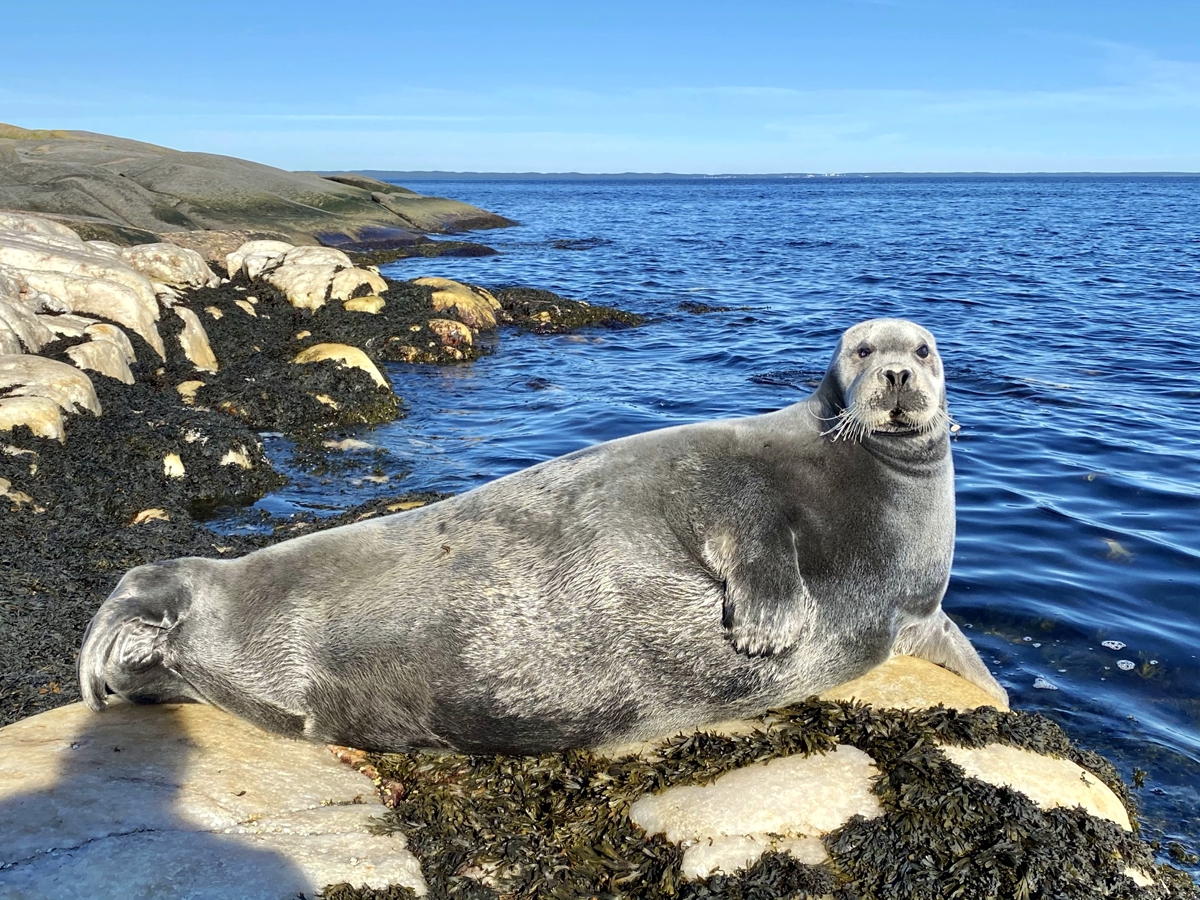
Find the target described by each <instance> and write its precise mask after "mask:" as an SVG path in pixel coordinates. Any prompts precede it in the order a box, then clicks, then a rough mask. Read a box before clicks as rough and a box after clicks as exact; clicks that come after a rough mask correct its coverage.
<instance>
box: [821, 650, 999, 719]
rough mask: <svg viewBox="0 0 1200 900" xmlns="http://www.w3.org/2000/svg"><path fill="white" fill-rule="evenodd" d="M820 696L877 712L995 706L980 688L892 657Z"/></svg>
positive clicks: (909, 658)
mask: <svg viewBox="0 0 1200 900" xmlns="http://www.w3.org/2000/svg"><path fill="white" fill-rule="evenodd" d="M820 696H821V699H822V700H834V701H840V702H846V701H850V700H858V701H860V702H862V703H866V704H868V705H870V706H874V707H876V708H878V709H928V708H929V707H931V706H937V705H939V704H941V705H942V706H945V707H947V708H950V709H957V710H959V711H960V712H967V711H969V710H972V709H976V708H978V707H980V706H997V705H998V703H997V701H996V698H995V697H993V696H991V695H990V694H988V693H987V692H986V691H984V690H983V689H982V688H980V687H977V686H976V685H974V684H971V683H970V682H969V681H967V680H965V679H963V678H960V677H959V676H957V675H955V674H954V673H953V672H950V671H948V670H946V669H943V668H942V667H941V666H938V665H934V664H933V663H931V662H928V661H927V660H924V659H917V658H916V657H914V656H893V657H892V658H891V659H889V660H887V662H885V663H883V664H882V665H880V666H876V667H875V668H874V669H872V670H871V671H870V672H868V673H867V674H866V675H863V676H862V677H861V678H856V679H854V680H853V681H847V682H846V683H845V684H840V685H838V686H837V687H835V688H830V689H829V690H827V691H824V692H822V693H821V695H820ZM1003 708H1005V709H1007V707H1003Z"/></svg>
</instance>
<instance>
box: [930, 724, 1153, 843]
mask: <svg viewBox="0 0 1200 900" xmlns="http://www.w3.org/2000/svg"><path fill="white" fill-rule="evenodd" d="M941 749H942V752H943V753H945V754H946V756H947V757H949V758H950V759H951V760H952V761H954V762H955V763H957V764H958V765H960V766H962V768H963V771H965V772H966V773H967V775H968V776H970V777H971V778H978V779H979V780H980V781H986V782H987V783H988V784H993V785H996V786H997V787H1000V786H1005V787H1010V788H1013V789H1014V790H1018V791H1020V792H1021V793H1022V794H1024V795H1025V796H1026V797H1028V798H1029V799H1030V800H1032V801H1033V802H1034V803H1036V804H1037V805H1038V806H1041V807H1043V808H1046V809H1049V808H1051V807H1054V806H1066V807H1074V806H1082V807H1083V808H1084V809H1086V810H1087V811H1088V812H1089V813H1091V814H1092V815H1093V816H1098V817H1100V818H1102V819H1109V820H1110V821H1113V822H1116V823H1117V824H1118V825H1120V826H1121V827H1122V828H1124V829H1125V830H1126V831H1131V830H1132V829H1133V826H1132V825H1131V824H1130V822H1129V813H1128V812H1126V810H1125V805H1124V804H1123V803H1121V801H1120V800H1119V799H1117V795H1116V794H1114V793H1113V792H1112V791H1111V790H1110V789H1109V788H1108V785H1106V784H1105V783H1104V782H1102V781H1101V780H1100V779H1099V778H1097V777H1096V776H1095V775H1093V774H1092V773H1091V772H1088V771H1087V770H1086V769H1083V768H1082V767H1080V766H1078V765H1076V764H1075V763H1073V762H1071V761H1070V760H1069V759H1055V758H1054V757H1052V756H1042V755H1041V754H1039V753H1034V752H1033V751H1032V750H1023V749H1021V748H1019V747H1010V746H1008V745H1007V744H988V745H986V746H984V747H980V748H977V749H976V748H971V747H951V746H943V747H942V748H941Z"/></svg>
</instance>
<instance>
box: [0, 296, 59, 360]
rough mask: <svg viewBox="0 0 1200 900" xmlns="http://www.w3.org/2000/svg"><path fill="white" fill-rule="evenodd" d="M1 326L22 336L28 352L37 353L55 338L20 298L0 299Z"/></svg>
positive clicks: (19, 336) (22, 342) (22, 341)
mask: <svg viewBox="0 0 1200 900" xmlns="http://www.w3.org/2000/svg"><path fill="white" fill-rule="evenodd" d="M0 328H4V329H7V330H8V331H11V332H12V333H13V334H15V335H16V336H17V337H18V338H20V339H21V344H22V345H23V346H24V347H25V351H26V352H27V353H37V352H38V351H39V350H41V349H42V345H44V344H48V343H50V342H51V341H52V340H54V333H53V332H52V331H51V330H50V329H49V328H47V327H46V326H45V324H43V323H42V322H41V321H40V320H39V319H38V317H37V314H36V313H34V311H33V310H32V309H30V308H29V307H28V306H26V305H25V304H24V303H22V302H21V301H20V300H4V299H0Z"/></svg>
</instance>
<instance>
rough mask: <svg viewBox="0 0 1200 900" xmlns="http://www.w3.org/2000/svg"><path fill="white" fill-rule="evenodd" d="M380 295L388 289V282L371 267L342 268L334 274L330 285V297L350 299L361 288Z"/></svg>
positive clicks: (333, 298) (332, 298)
mask: <svg viewBox="0 0 1200 900" xmlns="http://www.w3.org/2000/svg"><path fill="white" fill-rule="evenodd" d="M363 287H365V288H367V289H368V290H369V291H370V293H371V294H373V295H379V294H381V293H383V292H384V291H386V290H387V282H386V281H384V280H383V279H382V278H381V277H380V276H379V275H378V274H377V273H375V272H372V271H370V270H369V269H342V270H341V271H340V272H338V273H337V274H336V275H334V276H333V281H331V282H330V285H329V299H331V300H349V299H350V298H351V297H352V296H353V295H354V292H355V291H357V290H359V289H360V288H363Z"/></svg>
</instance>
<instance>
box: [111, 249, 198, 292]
mask: <svg viewBox="0 0 1200 900" xmlns="http://www.w3.org/2000/svg"><path fill="white" fill-rule="evenodd" d="M121 258H122V259H123V260H125V262H126V263H127V264H128V265H129V266H130V268H132V269H135V270H136V271H138V272H141V273H142V274H143V275H145V276H146V277H147V278H149V279H150V280H151V281H152V282H154V281H158V282H162V283H163V284H166V285H169V286H170V287H174V288H200V287H216V286H217V285H219V284H220V283H221V279H219V278H218V277H217V276H216V275H215V274H214V273H213V271H212V269H210V268H209V267H208V263H206V262H205V261H204V257H203V256H201V255H200V254H199V253H197V252H196V251H195V250H189V249H187V248H186V247H177V246H176V245H175V244H138V245H137V246H135V247H126V248H125V249H124V250H122V251H121Z"/></svg>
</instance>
